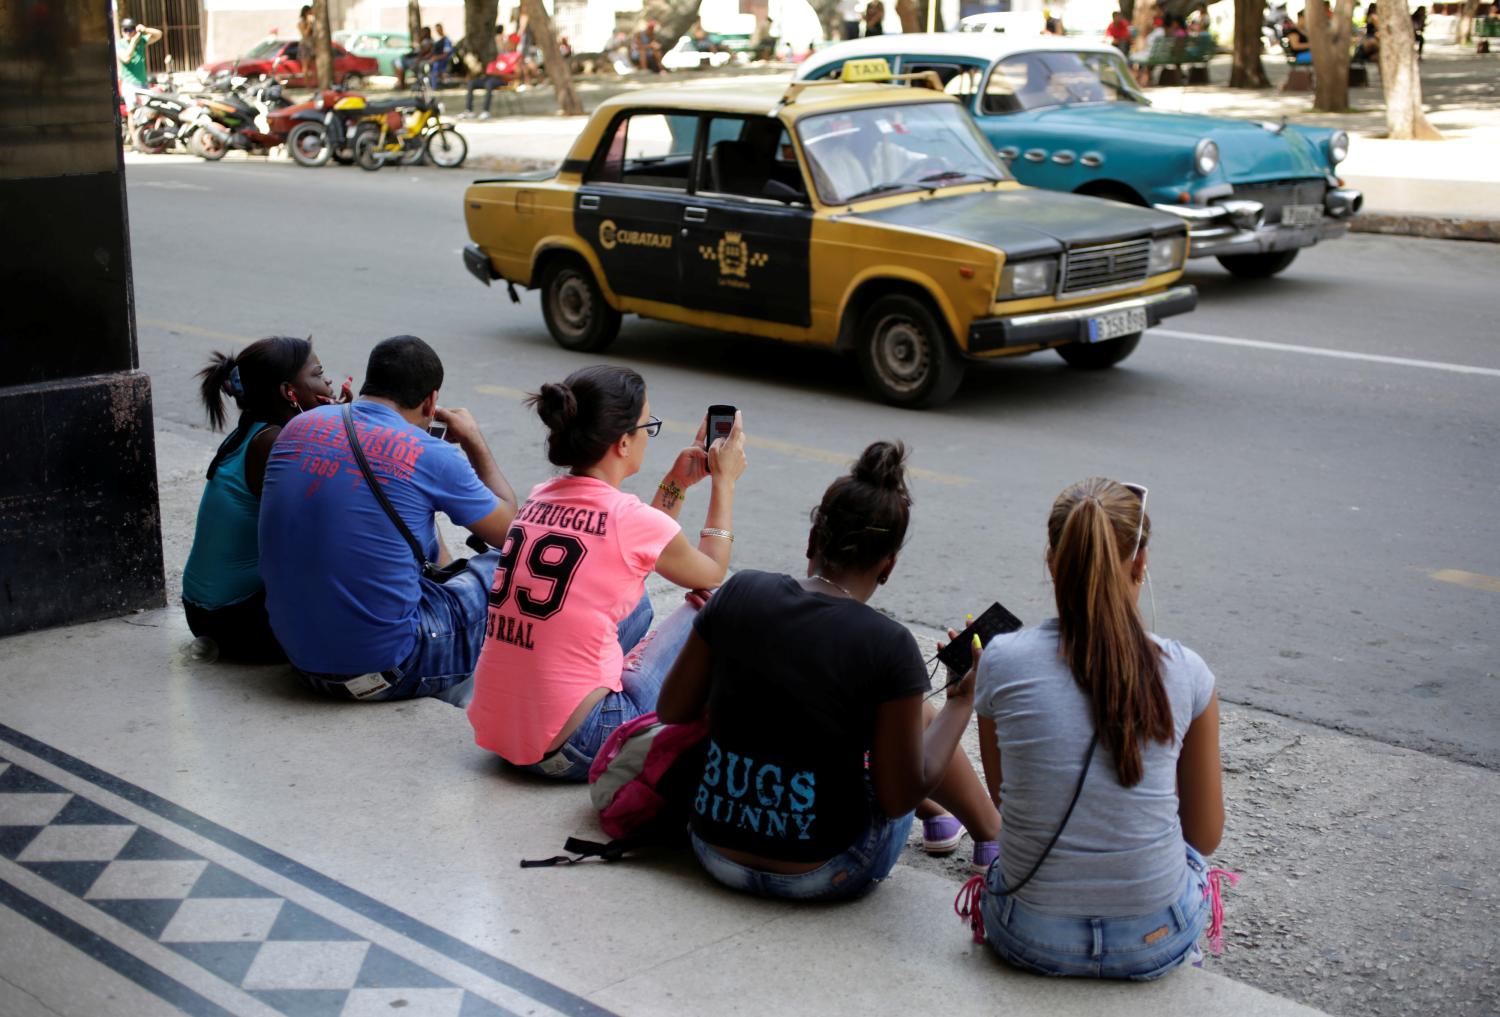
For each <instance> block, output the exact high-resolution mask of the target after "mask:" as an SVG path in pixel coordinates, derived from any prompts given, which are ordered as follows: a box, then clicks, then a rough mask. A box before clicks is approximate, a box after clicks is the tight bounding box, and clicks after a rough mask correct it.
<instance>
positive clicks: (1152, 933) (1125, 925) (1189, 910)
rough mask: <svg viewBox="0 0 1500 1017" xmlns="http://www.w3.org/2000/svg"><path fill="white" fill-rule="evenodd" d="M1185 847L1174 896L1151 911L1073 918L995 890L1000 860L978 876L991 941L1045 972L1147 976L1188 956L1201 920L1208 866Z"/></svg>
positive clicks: (1005, 955)
mask: <svg viewBox="0 0 1500 1017" xmlns="http://www.w3.org/2000/svg"><path fill="white" fill-rule="evenodd" d="M1183 847H1184V848H1186V850H1187V864H1188V881H1187V887H1186V888H1185V889H1184V890H1183V891H1182V894H1181V896H1179V897H1178V898H1177V900H1175V901H1173V902H1172V903H1171V904H1169V905H1167V906H1166V907H1164V908H1162V909H1161V910H1159V911H1155V912H1153V913H1151V914H1146V915H1138V916H1133V917H1129V918H1074V917H1066V916H1061V915H1050V914H1042V913H1040V912H1038V911H1035V910H1033V909H1032V908H1030V907H1028V906H1027V905H1026V904H1024V903H1022V902H1021V901H1019V900H1017V899H1016V898H1014V897H1009V896H1006V895H1005V894H1003V893H1001V892H1000V891H999V887H1000V884H1001V875H1000V870H1001V865H1000V861H999V859H996V861H995V863H994V864H993V865H991V866H990V870H989V872H988V873H987V874H986V875H985V877H984V891H983V894H982V896H981V897H980V907H981V908H982V911H983V914H984V932H985V937H986V938H987V939H988V940H989V943H990V946H991V947H993V948H994V950H995V952H996V953H998V954H999V955H1000V957H1001V958H1002V959H1003V960H1005V961H1007V962H1008V963H1010V964H1012V965H1014V966H1015V967H1018V968H1022V969H1024V970H1027V971H1035V972H1037V973H1039V974H1044V975H1073V976H1078V977H1084V978H1128V979H1131V980H1133V981H1140V982H1146V981H1150V980H1152V979H1154V978H1160V977H1161V976H1162V975H1164V974H1166V973H1167V972H1168V971H1171V970H1172V969H1173V968H1175V967H1177V966H1178V965H1180V964H1182V963H1183V962H1184V961H1186V960H1188V959H1189V957H1190V955H1191V954H1192V953H1193V949H1194V946H1195V944H1196V943H1197V941H1198V936H1199V934H1201V933H1202V932H1203V929H1204V926H1205V925H1206V924H1207V923H1208V919H1209V912H1210V910H1211V905H1210V902H1209V896H1208V866H1207V864H1206V863H1205V862H1204V861H1203V856H1202V855H1200V854H1199V853H1198V852H1197V851H1195V850H1193V848H1192V846H1191V845H1188V844H1184V845H1183Z"/></svg>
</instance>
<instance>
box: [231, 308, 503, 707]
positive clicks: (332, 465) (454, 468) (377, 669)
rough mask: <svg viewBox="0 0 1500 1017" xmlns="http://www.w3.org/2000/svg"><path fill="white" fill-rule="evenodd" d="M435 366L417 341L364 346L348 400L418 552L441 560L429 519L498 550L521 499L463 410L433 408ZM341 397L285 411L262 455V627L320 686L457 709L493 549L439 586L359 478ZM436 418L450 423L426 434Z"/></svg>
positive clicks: (480, 629)
mask: <svg viewBox="0 0 1500 1017" xmlns="http://www.w3.org/2000/svg"><path fill="white" fill-rule="evenodd" d="M442 383H443V362H442V361H441V360H439V359H438V355H437V353H436V352H434V351H433V349H432V347H431V346H428V345H427V344H426V343H425V342H423V341H422V340H421V339H418V338H417V337H416V336H409V335H408V336H396V337H394V338H391V339H386V340H384V341H383V342H381V343H379V344H378V345H376V347H375V348H374V349H373V350H371V351H370V362H369V365H368V366H367V367H366V369H365V382H364V387H363V388H361V389H360V394H359V399H357V400H356V401H355V402H354V403H353V404H352V405H351V406H350V408H349V409H350V412H351V416H352V419H353V424H354V428H355V433H356V435H357V436H358V440H359V444H360V448H361V450H362V451H363V452H364V454H365V458H366V459H367V460H368V461H369V465H370V470H371V471H372V472H373V473H374V475H375V477H376V479H377V481H378V482H379V483H380V485H381V490H383V491H384V492H385V495H386V497H387V498H388V499H389V500H390V502H391V505H392V507H393V508H394V509H395V511H396V513H397V514H398V515H399V516H400V517H401V520H402V521H403V522H404V523H405V524H406V527H407V529H408V530H410V531H411V533H412V535H413V536H414V537H415V538H416V540H417V542H418V543H420V544H421V546H422V548H423V550H424V553H425V554H426V556H427V559H428V560H429V561H432V562H442V561H446V554H445V553H444V551H443V549H441V548H440V547H439V543H438V537H437V529H436V527H435V525H434V521H433V513H435V512H442V513H444V514H446V515H447V516H448V518H449V519H451V520H453V522H454V523H456V524H458V525H459V526H463V527H467V528H468V529H469V530H470V531H472V532H473V533H475V534H476V535H477V536H479V537H481V538H482V539H483V540H485V541H486V542H488V543H489V544H491V545H493V546H494V547H495V548H498V547H500V546H501V545H502V544H503V543H504V542H505V534H506V531H507V530H508V529H509V528H510V523H511V519H512V518H513V517H514V516H515V514H516V495H515V492H514V491H513V490H512V489H511V486H510V484H509V482H507V481H506V479H505V476H504V474H502V473H501V472H500V467H499V466H497V465H496V464H495V459H494V457H493V456H492V455H491V454H490V450H489V447H488V446H487V445H486V444H485V442H484V437H483V435H481V434H480V433H479V425H478V424H476V423H475V421H474V418H473V417H472V416H471V415H470V414H469V411H468V410H463V409H455V408H451V407H439V406H438V404H437V398H438V389H439V388H440V387H441V386H442ZM343 411H344V408H343V407H342V406H337V405H334V406H323V407H319V408H318V409H315V410H310V411H308V412H306V413H302V414H299V415H297V416H295V417H293V418H292V419H291V421H290V422H288V423H287V425H286V426H285V427H284V428H283V429H282V431H281V434H280V435H279V436H278V437H277V439H276V444H275V445H274V446H273V447H272V449H271V458H270V461H269V462H268V463H267V464H266V479H265V484H264V487H263V489H262V493H261V499H260V574H261V578H262V579H263V580H264V581H265V584H266V610H267V613H268V614H269V615H270V618H271V628H272V629H273V630H274V631H275V633H276V638H277V639H278V640H279V641H280V642H281V645H282V647H283V648H284V649H285V650H286V653H287V656H288V657H289V658H290V659H291V662H292V663H293V664H294V665H296V667H297V669H298V670H299V671H301V672H302V674H303V675H304V677H306V679H307V680H308V683H309V684H311V685H312V686H313V688H315V689H317V690H318V691H321V692H324V693H326V694H328V695H331V696H335V697H338V698H352V699H363V700H378V699H410V698H413V697H416V696H439V697H440V698H443V699H445V700H447V701H449V702H452V703H455V704H458V705H463V704H464V703H466V702H467V700H468V696H469V691H470V689H471V687H472V682H471V681H470V676H471V675H472V674H473V672H474V665H475V663H476V662H477V661H478V659H479V649H480V647H481V646H482V645H483V643H484V624H485V618H486V615H487V598H488V594H489V588H490V582H491V580H492V578H493V576H494V571H495V564H496V562H497V560H498V559H499V552H498V551H497V550H492V551H490V552H488V553H486V554H482V555H479V556H478V557H475V558H472V559H470V560H469V563H468V566H467V567H466V568H465V569H464V570H463V571H462V572H460V573H459V574H458V575H456V576H454V577H453V578H451V579H450V580H448V581H447V582H445V583H438V582H434V581H433V580H431V579H428V578H426V577H425V576H423V575H422V574H421V568H420V565H419V564H418V562H417V560H416V556H415V554H414V553H413V551H412V548H411V546H410V545H409V544H408V543H407V542H406V539H405V538H404V537H403V536H402V535H401V532H400V531H399V530H398V529H397V528H396V524H395V523H394V521H393V520H392V519H391V518H390V517H389V516H388V515H386V512H385V509H384V508H382V507H381V504H380V501H379V500H378V499H377V497H376V496H375V494H374V492H372V491H371V490H370V489H369V486H368V485H367V484H366V483H365V480H364V476H363V474H362V473H361V472H360V468H359V463H358V462H357V461H356V460H355V458H354V454H353V452H352V451H351V449H350V446H349V439H348V435H347V431H346V429H345V425H344V417H343ZM434 420H438V421H441V422H442V423H444V424H446V425H447V426H448V432H447V435H446V440H443V439H439V438H435V437H433V436H432V435H431V434H429V433H428V428H429V427H430V426H431V424H432V422H433V421H434Z"/></svg>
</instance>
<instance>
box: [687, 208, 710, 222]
mask: <svg viewBox="0 0 1500 1017" xmlns="http://www.w3.org/2000/svg"><path fill="white" fill-rule="evenodd" d="M682 221H683V222H707V221H708V209H706V208H699V207H697V206H696V205H689V206H688V207H687V208H686V209H684V210H683V213H682Z"/></svg>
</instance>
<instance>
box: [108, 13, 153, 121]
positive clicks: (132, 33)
mask: <svg viewBox="0 0 1500 1017" xmlns="http://www.w3.org/2000/svg"><path fill="white" fill-rule="evenodd" d="M160 39H161V29H159V28H147V27H146V26H145V25H138V24H136V23H135V22H134V21H133V20H131V19H130V18H125V19H124V20H123V21H121V22H120V38H119V39H118V40H117V41H116V42H115V59H116V60H117V61H118V62H119V64H120V98H122V99H124V100H125V108H126V109H133V108H134V107H135V93H136V92H138V91H140V90H141V89H143V88H145V87H146V47H147V46H150V45H152V44H154V43H156V42H157V41H159V40H160Z"/></svg>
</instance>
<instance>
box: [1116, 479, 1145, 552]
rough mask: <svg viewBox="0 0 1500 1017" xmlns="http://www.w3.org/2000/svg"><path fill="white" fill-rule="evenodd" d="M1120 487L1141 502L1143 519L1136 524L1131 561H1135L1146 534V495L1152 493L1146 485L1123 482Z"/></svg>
mask: <svg viewBox="0 0 1500 1017" xmlns="http://www.w3.org/2000/svg"><path fill="white" fill-rule="evenodd" d="M1120 486H1121V487H1123V488H1125V490H1127V491H1129V492H1131V493H1132V494H1134V495H1135V496H1136V497H1137V498H1139V499H1140V500H1141V517H1140V519H1138V520H1137V521H1136V524H1135V546H1134V547H1132V548H1131V549H1130V559H1131V560H1132V561H1134V560H1135V556H1136V555H1138V554H1140V553H1141V538H1142V537H1144V536H1145V534H1146V495H1148V494H1150V493H1151V492H1150V490H1149V489H1148V488H1147V487H1146V485H1145V484H1126V483H1124V482H1121V484H1120Z"/></svg>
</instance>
